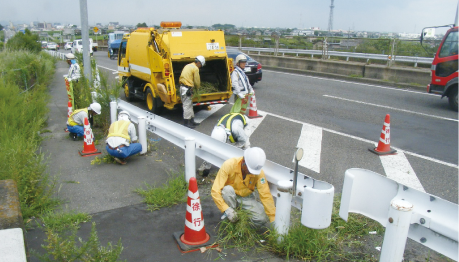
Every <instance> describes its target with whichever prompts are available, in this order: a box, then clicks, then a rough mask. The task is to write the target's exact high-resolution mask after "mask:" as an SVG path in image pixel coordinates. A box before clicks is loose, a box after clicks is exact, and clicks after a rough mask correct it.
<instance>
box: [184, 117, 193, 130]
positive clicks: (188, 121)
mask: <svg viewBox="0 0 459 262" xmlns="http://www.w3.org/2000/svg"><path fill="white" fill-rule="evenodd" d="M184 125H185V126H186V127H188V128H191V129H194V125H193V124H192V123H191V120H190V119H184Z"/></svg>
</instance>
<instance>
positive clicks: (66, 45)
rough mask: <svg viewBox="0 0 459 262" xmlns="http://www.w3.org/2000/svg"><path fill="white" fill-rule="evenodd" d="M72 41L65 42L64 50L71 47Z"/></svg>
mask: <svg viewBox="0 0 459 262" xmlns="http://www.w3.org/2000/svg"><path fill="white" fill-rule="evenodd" d="M72 45H73V42H67V43H65V46H64V49H65V50H70V49H72Z"/></svg>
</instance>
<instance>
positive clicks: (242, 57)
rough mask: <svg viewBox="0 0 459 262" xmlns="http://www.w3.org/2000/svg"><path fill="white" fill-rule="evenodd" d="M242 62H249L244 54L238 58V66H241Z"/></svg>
mask: <svg viewBox="0 0 459 262" xmlns="http://www.w3.org/2000/svg"><path fill="white" fill-rule="evenodd" d="M240 62H242V63H245V62H247V57H246V56H245V55H243V54H240V55H238V56H236V65H237V64H239V63H240Z"/></svg>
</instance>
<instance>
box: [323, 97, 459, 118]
mask: <svg viewBox="0 0 459 262" xmlns="http://www.w3.org/2000/svg"><path fill="white" fill-rule="evenodd" d="M323 96H325V97H329V98H334V99H339V100H343V101H348V102H353V103H357V104H363V105H369V106H375V107H381V108H387V109H391V110H395V111H401V112H405V113H410V114H415V115H421V116H427V117H433V118H437V119H442V120H448V121H454V122H458V121H459V120H457V119H453V118H447V117H442V116H434V115H428V114H424V113H419V112H415V111H410V110H405V109H399V108H393V107H390V106H383V105H378V104H372V103H367V102H362V101H357V100H351V99H347V98H342V97H337V96H329V95H323Z"/></svg>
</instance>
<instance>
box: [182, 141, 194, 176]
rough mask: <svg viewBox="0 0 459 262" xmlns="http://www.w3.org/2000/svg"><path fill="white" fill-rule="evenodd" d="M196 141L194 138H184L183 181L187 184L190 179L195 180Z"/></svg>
mask: <svg viewBox="0 0 459 262" xmlns="http://www.w3.org/2000/svg"><path fill="white" fill-rule="evenodd" d="M195 151H196V141H195V139H194V137H186V138H185V180H186V182H187V183H188V182H189V181H190V178H192V177H194V178H196V155H195Z"/></svg>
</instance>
